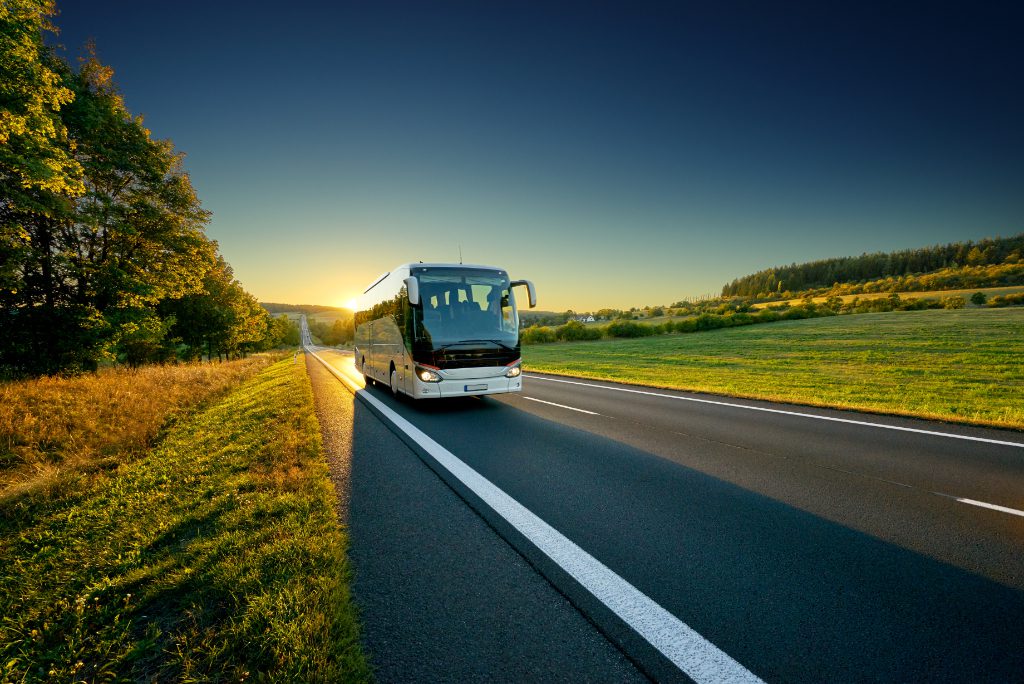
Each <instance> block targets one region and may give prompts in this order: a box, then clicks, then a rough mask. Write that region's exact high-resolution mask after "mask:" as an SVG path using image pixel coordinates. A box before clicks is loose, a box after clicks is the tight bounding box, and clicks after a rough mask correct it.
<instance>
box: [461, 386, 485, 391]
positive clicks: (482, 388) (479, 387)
mask: <svg viewBox="0 0 1024 684" xmlns="http://www.w3.org/2000/svg"><path fill="white" fill-rule="evenodd" d="M485 389H487V385H466V386H465V389H464V390H463V391H464V392H479V391H480V390H485Z"/></svg>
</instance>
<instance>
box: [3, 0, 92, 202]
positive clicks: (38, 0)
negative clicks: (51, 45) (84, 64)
mask: <svg viewBox="0 0 1024 684" xmlns="http://www.w3.org/2000/svg"><path fill="white" fill-rule="evenodd" d="M55 12H56V9H55V6H54V2H53V0H4V2H3V3H0V191H2V193H3V194H2V198H3V202H4V203H5V204H7V203H11V204H13V205H14V206H18V207H21V208H23V209H28V208H34V209H42V208H43V206H42V205H40V203H39V201H38V197H37V196H36V195H34V194H33V192H34V191H45V192H50V193H57V194H66V195H72V196H74V195H79V194H81V192H82V183H81V176H82V168H81V166H80V165H79V163H78V162H77V161H76V160H75V159H74V157H73V156H72V150H73V146H72V145H70V144H69V140H68V137H67V131H66V130H65V128H64V124H63V122H62V121H61V119H60V110H61V108H62V107H64V106H65V105H67V104H68V103H69V102H71V101H72V100H73V99H74V93H73V92H72V91H71V89H70V88H68V87H67V86H66V85H65V84H64V83H63V82H62V80H61V77H60V74H59V73H58V72H57V70H56V68H55V63H56V60H55V58H54V57H53V55H52V53H51V52H50V51H49V50H48V49H47V48H46V47H45V46H44V45H43V32H44V31H53V30H54V28H53V25H52V24H51V23H50V20H49V17H51V16H53V14H54V13H55Z"/></svg>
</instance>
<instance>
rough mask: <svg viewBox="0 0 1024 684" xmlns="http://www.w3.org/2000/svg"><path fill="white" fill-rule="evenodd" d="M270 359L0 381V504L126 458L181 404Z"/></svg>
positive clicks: (194, 400)
mask: <svg viewBox="0 0 1024 684" xmlns="http://www.w3.org/2000/svg"><path fill="white" fill-rule="evenodd" d="M276 358H278V357H275V356H269V355H256V356H252V357H249V358H248V359H242V360H237V361H229V362H226V363H218V364H212V363H207V364H186V365H174V366H146V367H143V368H140V369H138V370H130V369H127V368H108V369H104V370H102V371H100V372H99V373H96V374H92V375H85V376H79V377H72V378H61V377H46V378H38V379H35V380H25V381H17V382H7V383H3V384H0V501H2V500H4V499H7V498H9V497H10V496H11V495H13V494H15V493H17V492H24V491H26V490H28V489H35V488H37V487H44V486H46V485H48V484H51V483H53V482H54V481H55V480H57V479H58V478H60V477H61V476H62V475H70V474H75V473H83V472H88V471H90V470H93V469H97V468H106V467H112V466H116V465H117V464H119V463H121V462H124V461H126V460H129V459H131V458H132V456H133V455H137V454H139V453H142V452H144V451H145V450H146V449H148V448H150V447H151V446H152V445H153V443H154V441H155V440H156V438H157V437H158V435H159V434H160V431H161V429H162V428H164V427H165V426H166V425H167V424H168V423H169V422H170V421H172V420H173V418H174V417H175V416H176V415H177V414H178V413H180V412H181V411H182V410H183V409H187V408H189V407H192V406H196V405H198V404H200V403H202V402H203V401H204V400H207V399H210V398H213V397H216V396H218V395H220V394H221V393H222V392H224V391H225V390H227V389H228V388H230V387H233V386H235V385H237V384H238V383H239V382H241V381H243V380H244V379H246V378H249V377H251V376H253V375H255V374H256V373H257V372H259V371H260V370H262V369H264V368H266V367H267V366H268V365H270V363H271V362H272V361H273V360H275V359H276Z"/></svg>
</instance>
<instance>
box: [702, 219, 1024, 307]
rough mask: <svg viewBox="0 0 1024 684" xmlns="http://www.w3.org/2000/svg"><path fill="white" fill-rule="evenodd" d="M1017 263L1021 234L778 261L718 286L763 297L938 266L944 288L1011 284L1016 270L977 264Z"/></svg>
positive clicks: (1022, 258) (1023, 253)
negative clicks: (980, 278) (793, 261)
mask: <svg viewBox="0 0 1024 684" xmlns="http://www.w3.org/2000/svg"><path fill="white" fill-rule="evenodd" d="M1018 264H1024V233H1020V234H1018V235H1015V236H1013V237H1008V238H994V239H989V238H986V239H984V240H979V241H978V242H970V241H969V242H953V243H950V244H947V245H934V246H932V247H921V248H919V249H906V250H901V251H898V252H888V253H886V252H876V253H874V254H861V255H860V256H854V257H839V258H835V259H823V260H820V261H811V262H808V263H804V264H790V265H789V266H778V267H775V268H769V269H765V270H763V271H758V272H757V273H753V274H751V275H748V276H744V277H742V278H737V279H735V280H733V281H732V282H731V283H729V284H727V285H725V286H724V287H723V288H722V296H723V297H757V298H761V299H765V298H769V297H772V296H782V295H783V294H784V293H801V292H806V291H809V290H820V289H830V288H832V287H833V286H835V285H837V284H839V285H843V284H854V283H866V282H868V281H874V280H886V279H894V280H895V279H900V278H906V277H908V276H919V275H922V274H927V273H932V272H938V271H944V272H945V273H946V274H947V275H948V276H950V277H948V278H947V279H946V281H945V282H947V283H948V287H959V286H966V287H982V286H986V285H992V286H994V285H998V284H1004V285H1013V284H1018V283H1019V282H1024V277H1022V274H1021V269H1017V268H1009V269H993V268H981V267H995V266H1004V265H1009V266H1015V265H1018ZM961 273H962V274H963V275H965V276H967V277H968V278H972V277H973V280H971V281H970V282H965V283H960V282H958V280H957V278H956V277H955V276H956V275H958V274H961ZM978 273H986V274H990V277H989V280H990V281H991V282H984V283H981V282H978V279H977V275H978Z"/></svg>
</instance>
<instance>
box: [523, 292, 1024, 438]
mask: <svg viewBox="0 0 1024 684" xmlns="http://www.w3.org/2000/svg"><path fill="white" fill-rule="evenodd" d="M523 357H524V362H525V365H526V368H527V371H538V372H544V373H555V374H562V375H573V376H577V377H584V378H593V379H601V380H614V381H617V382H625V383H632V384H640V385H650V386H654V387H666V388H674V389H684V390H693V391H700V392H712V393H717V394H727V395H731V396H738V397H749V398H757V399H769V400H776V401H786V402H795V403H801V404H811V405H816V406H834V407H841V408H851V409H858V410H865V411H876V412H881V413H891V414H899V415H909V416H921V417H926V418H934V419H941V420H950V421H956V422H963V423H975V424H980V425H994V426H1002V427H1011V428H1016V429H1024V309H1022V308H1007V309H983V308H979V309H957V310H932V311H895V312H890V313H874V314H858V315H855V316H850V315H847V316H832V317H828V318H815V319H807V320H799V321H785V322H778V323H767V324H763V325H752V326H745V327H739V328H727V329H721V330H710V331H706V332H699V333H690V334H670V335H659V336H655V337H646V338H639V339H623V340H607V339H605V340H598V341H593V342H559V343H554V344H540V345H530V346H526V347H524V348H523ZM527 382H529V381H528V380H527Z"/></svg>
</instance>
